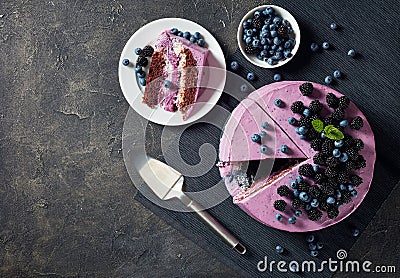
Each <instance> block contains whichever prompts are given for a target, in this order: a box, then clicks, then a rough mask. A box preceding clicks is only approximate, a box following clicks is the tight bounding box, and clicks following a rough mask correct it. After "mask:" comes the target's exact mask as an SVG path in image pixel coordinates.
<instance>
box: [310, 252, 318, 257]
mask: <svg viewBox="0 0 400 278" xmlns="http://www.w3.org/2000/svg"><path fill="white" fill-rule="evenodd" d="M310 255H311V256H312V257H316V256H318V251H317V250H312V251H311V252H310Z"/></svg>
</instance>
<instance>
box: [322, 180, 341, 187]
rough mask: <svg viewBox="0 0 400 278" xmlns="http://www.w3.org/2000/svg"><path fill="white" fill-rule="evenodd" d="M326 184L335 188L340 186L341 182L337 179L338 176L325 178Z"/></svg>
mask: <svg viewBox="0 0 400 278" xmlns="http://www.w3.org/2000/svg"><path fill="white" fill-rule="evenodd" d="M324 185H326V186H330V187H332V188H334V189H335V188H336V187H338V186H339V183H338V181H337V179H336V178H327V179H326V180H325V182H324Z"/></svg>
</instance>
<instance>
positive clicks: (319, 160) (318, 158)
mask: <svg viewBox="0 0 400 278" xmlns="http://www.w3.org/2000/svg"><path fill="white" fill-rule="evenodd" d="M313 161H314V163H315V164H318V165H325V161H326V155H324V154H323V153H316V154H315V155H314V157H313Z"/></svg>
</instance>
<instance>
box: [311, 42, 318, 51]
mask: <svg viewBox="0 0 400 278" xmlns="http://www.w3.org/2000/svg"><path fill="white" fill-rule="evenodd" d="M310 48H311V51H312V52H317V51H318V50H319V46H318V44H317V43H316V42H313V43H312V44H311V46H310Z"/></svg>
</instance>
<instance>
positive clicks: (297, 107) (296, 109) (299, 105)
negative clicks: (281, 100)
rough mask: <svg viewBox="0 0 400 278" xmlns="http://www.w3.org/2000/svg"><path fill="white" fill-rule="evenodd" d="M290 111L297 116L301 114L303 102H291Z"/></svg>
mask: <svg viewBox="0 0 400 278" xmlns="http://www.w3.org/2000/svg"><path fill="white" fill-rule="evenodd" d="M290 109H291V110H292V112H293V113H297V114H301V113H303V110H304V105H303V102H301V101H300V100H298V101H295V102H293V104H292V105H291V106H290Z"/></svg>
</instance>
